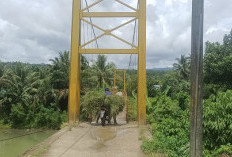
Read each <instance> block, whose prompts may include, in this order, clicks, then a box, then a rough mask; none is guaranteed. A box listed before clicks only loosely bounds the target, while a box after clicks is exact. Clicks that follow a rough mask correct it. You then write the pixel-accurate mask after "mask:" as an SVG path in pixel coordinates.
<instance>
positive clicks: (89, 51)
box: [79, 48, 138, 54]
mask: <svg viewBox="0 0 232 157" xmlns="http://www.w3.org/2000/svg"><path fill="white" fill-rule="evenodd" d="M79 51H80V53H81V54H138V49H81V48H80V50H79Z"/></svg>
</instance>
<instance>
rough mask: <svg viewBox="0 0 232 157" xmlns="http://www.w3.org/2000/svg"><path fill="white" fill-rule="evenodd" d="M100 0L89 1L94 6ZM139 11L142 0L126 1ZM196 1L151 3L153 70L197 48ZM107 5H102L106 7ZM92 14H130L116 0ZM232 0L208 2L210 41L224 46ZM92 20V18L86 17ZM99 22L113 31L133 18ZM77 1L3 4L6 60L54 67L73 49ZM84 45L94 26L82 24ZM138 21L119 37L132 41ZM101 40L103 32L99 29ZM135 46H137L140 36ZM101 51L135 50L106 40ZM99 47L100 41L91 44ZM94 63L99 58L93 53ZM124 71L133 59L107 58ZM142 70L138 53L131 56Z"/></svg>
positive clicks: (0, 20)
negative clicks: (194, 27)
mask: <svg viewBox="0 0 232 157" xmlns="http://www.w3.org/2000/svg"><path fill="white" fill-rule="evenodd" d="M95 1H96V0H87V2H88V4H89V5H90V4H91V3H93V2H95ZM122 1H124V2H126V3H128V4H131V5H132V6H133V7H136V6H137V0H122ZM191 3H192V1H191V0H147V68H149V69H150V68H161V67H163V68H166V67H171V66H172V64H173V63H174V62H175V59H176V58H177V57H180V55H181V54H184V55H189V54H190V49H191V45H190V42H191ZM100 4H101V5H100ZM100 4H99V6H95V7H93V8H91V9H90V11H127V10H128V9H127V8H125V7H123V6H122V5H121V4H119V3H117V2H114V1H113V0H104V2H102V3H100ZM82 5H83V7H84V6H85V4H84V3H83V4H82ZM231 10H232V0H205V18H204V41H210V42H217V41H218V42H222V40H223V36H224V35H225V34H228V33H229V32H230V30H231V28H232V16H231ZM86 20H89V19H86ZM92 20H93V23H94V24H97V25H99V26H102V27H103V28H105V29H112V28H114V27H116V26H117V25H119V24H121V23H122V22H126V21H127V20H130V19H122V18H118V19H92ZM71 21H72V0H49V1H48V0H17V1H15V0H0V60H1V61H3V62H8V61H22V62H27V63H36V64H40V63H46V64H47V63H50V62H49V59H51V58H54V57H57V56H58V55H59V52H61V51H64V50H70V45H71V40H70V39H71ZM81 26H82V30H81V32H82V43H84V42H87V41H89V40H90V39H92V38H93V37H94V35H93V31H92V27H91V26H90V25H88V24H86V23H84V22H83V23H82V24H81ZM133 30H134V22H132V23H131V24H128V25H126V26H125V27H124V28H121V29H119V30H116V31H114V32H113V34H115V35H118V36H120V37H121V38H125V39H126V40H127V41H128V42H132V39H133V32H134V31H133ZM94 31H95V34H96V36H98V35H100V33H101V31H99V30H97V29H94ZM134 43H135V44H137V32H135V38H134ZM98 45H99V47H100V48H119V47H122V48H130V46H129V47H128V46H127V45H125V44H123V43H121V42H118V41H116V40H115V39H114V38H113V37H109V36H106V37H104V38H101V39H99V40H98ZM88 48H96V42H93V43H91V44H90V45H88ZM86 57H87V58H88V59H89V60H92V59H95V58H96V55H87V56H86ZM107 58H108V60H109V61H112V62H115V64H116V65H117V67H118V68H128V66H129V61H130V55H107ZM131 58H132V59H131V65H132V66H136V64H137V60H136V55H133V56H132V57H131Z"/></svg>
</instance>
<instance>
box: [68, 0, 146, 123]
mask: <svg viewBox="0 0 232 157" xmlns="http://www.w3.org/2000/svg"><path fill="white" fill-rule="evenodd" d="M102 1H103V0H97V1H95V2H94V3H92V4H90V5H89V6H86V8H81V0H73V13H72V14H73V15H72V39H71V40H72V41H71V59H70V76H69V77H70V78H69V79H70V80H69V106H68V118H69V123H70V124H73V123H76V122H78V120H79V115H80V86H81V85H80V54H137V55H138V102H137V104H138V123H139V124H140V125H143V124H146V0H138V3H139V8H138V9H137V8H134V7H132V6H130V5H128V4H126V3H125V2H123V1H122V0H115V1H116V2H118V3H120V4H122V5H124V6H126V7H127V8H129V9H131V10H132V12H85V11H86V10H88V9H89V8H91V7H93V6H95V5H98V4H99V3H100V2H102ZM86 17H89V18H116V17H129V18H133V19H132V20H129V21H127V22H125V23H123V24H121V25H119V26H117V27H115V28H113V29H110V30H105V29H103V28H101V27H99V26H97V25H95V24H93V23H91V22H89V21H88V20H85V19H84V18H86ZM135 20H138V46H136V45H134V44H133V43H130V42H128V41H126V40H124V39H122V38H120V37H118V36H117V35H114V34H113V33H112V32H113V31H115V30H117V29H119V28H121V27H123V26H125V25H127V24H129V23H131V22H133V21H135ZM81 21H83V22H86V23H88V24H90V25H92V26H93V27H95V28H97V29H99V30H101V31H102V32H103V33H102V34H101V35H99V36H97V37H96V38H94V39H92V40H90V41H88V42H86V43H84V44H81V42H80V37H81V34H80V33H81V32H80V30H81ZM105 35H109V36H113V37H114V38H116V39H118V40H120V41H122V42H124V43H126V44H128V45H130V46H132V47H133V49H86V48H85V46H86V45H88V44H90V43H92V42H94V41H96V40H98V39H99V38H101V37H103V36H105Z"/></svg>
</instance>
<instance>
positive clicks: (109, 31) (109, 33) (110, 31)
mask: <svg viewBox="0 0 232 157" xmlns="http://www.w3.org/2000/svg"><path fill="white" fill-rule="evenodd" d="M136 19H137V18H133V19H131V20H129V21H127V22H125V23H122V24H121V25H119V26H117V27H115V28H113V29H110V30H104V29H103V28H101V27H99V26H97V25H95V24H93V23H91V22H89V21H87V20H85V19H84V18H82V21H84V22H86V23H88V24H89V25H92V26H93V27H96V28H97V29H99V30H101V31H103V32H104V33H103V34H101V35H100V36H98V37H96V38H94V39H92V40H90V41H88V42H87V43H84V44H83V45H81V48H83V47H85V46H86V45H88V44H90V43H92V42H94V41H96V40H97V39H99V38H101V37H103V36H104V35H111V36H113V37H114V38H116V39H118V40H120V41H122V42H124V43H126V44H128V45H130V46H132V47H134V48H136V47H137V46H136V45H134V44H132V43H130V42H128V41H126V40H124V39H122V38H120V37H118V36H117V35H114V34H112V32H113V31H115V30H117V29H119V28H121V27H123V26H125V25H127V24H129V23H131V22H133V21H135V20H136Z"/></svg>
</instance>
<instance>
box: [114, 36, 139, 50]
mask: <svg viewBox="0 0 232 157" xmlns="http://www.w3.org/2000/svg"><path fill="white" fill-rule="evenodd" d="M110 35H111V36H113V37H114V38H116V39H118V40H120V41H122V42H124V43H126V44H128V45H130V46H132V47H134V48H137V46H136V45H134V44H131V43H129V42H128V41H126V40H124V39H122V38H120V37H118V36H117V35H114V34H112V33H110Z"/></svg>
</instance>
